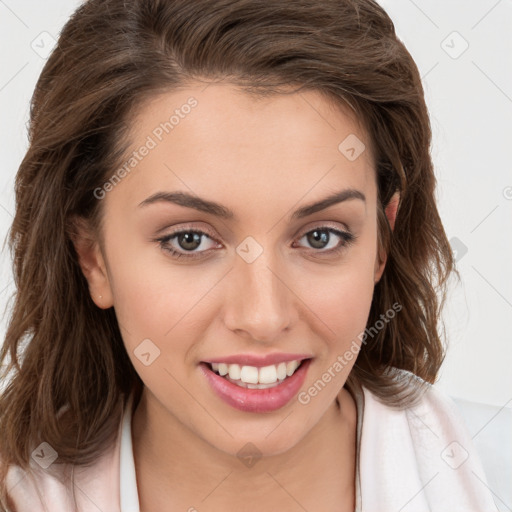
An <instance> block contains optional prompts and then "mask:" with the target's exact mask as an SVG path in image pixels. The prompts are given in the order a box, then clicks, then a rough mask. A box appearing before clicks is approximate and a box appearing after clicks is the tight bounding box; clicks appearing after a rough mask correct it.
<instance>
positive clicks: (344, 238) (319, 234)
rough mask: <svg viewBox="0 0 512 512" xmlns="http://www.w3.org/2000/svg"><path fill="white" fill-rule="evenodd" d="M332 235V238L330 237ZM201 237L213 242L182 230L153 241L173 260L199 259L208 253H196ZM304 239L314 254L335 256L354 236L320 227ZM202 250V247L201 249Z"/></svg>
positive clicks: (202, 233)
mask: <svg viewBox="0 0 512 512" xmlns="http://www.w3.org/2000/svg"><path fill="white" fill-rule="evenodd" d="M332 235H334V238H333V237H332ZM203 237H206V238H207V239H209V240H211V241H213V240H214V239H213V237H211V236H210V235H209V233H206V232H204V231H201V230H192V229H187V230H182V231H176V232H175V233H171V234H170V235H166V236H163V237H161V238H158V239H156V240H155V241H157V242H160V247H161V248H162V249H164V250H165V251H167V252H169V253H170V254H171V255H172V256H173V257H174V258H182V257H185V258H200V257H201V253H204V252H208V249H205V250H201V251H198V250H197V249H199V248H200V247H201V246H202V245H203V240H202V239H203ZM303 238H305V239H306V241H307V243H309V244H310V246H311V247H312V248H313V249H318V250H317V251H314V252H320V253H322V254H323V253H326V254H335V253H338V252H340V251H341V250H343V249H344V248H346V247H347V246H349V245H350V244H351V243H352V242H353V241H354V240H355V238H356V237H355V235H352V234H351V233H349V232H346V231H340V230H338V229H334V228H332V227H327V226H321V227H317V228H315V229H312V230H310V231H307V232H306V233H304V234H303V235H301V236H300V237H299V239H298V240H302V239H303ZM336 238H338V239H340V241H338V243H337V244H336V243H335V244H334V246H332V247H329V244H330V243H331V242H332V241H334V242H335V241H336ZM171 241H174V242H177V244H178V247H176V246H174V247H173V245H172V244H171ZM203 249H204V247H203ZM187 252H188V253H189V254H187Z"/></svg>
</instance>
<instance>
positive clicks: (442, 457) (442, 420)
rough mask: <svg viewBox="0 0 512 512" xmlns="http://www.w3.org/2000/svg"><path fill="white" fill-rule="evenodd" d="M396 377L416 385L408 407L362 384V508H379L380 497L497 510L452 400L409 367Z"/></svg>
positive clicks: (467, 511) (414, 505)
mask: <svg viewBox="0 0 512 512" xmlns="http://www.w3.org/2000/svg"><path fill="white" fill-rule="evenodd" d="M397 378H408V379H409V382H410V385H411V386H415V387H416V392H417V393H416V399H415V401H414V402H413V403H412V404H411V405H409V406H406V407H402V408H396V407H391V406H389V405H386V404H384V403H382V402H381V401H379V399H378V398H377V397H376V396H375V395H374V394H373V393H371V392H370V391H369V390H368V389H366V388H363V401H364V408H363V418H362V427H361V442H360V478H361V484H362V487H363V496H364V495H366V497H365V499H366V503H365V502H364V501H363V505H365V504H366V507H367V508H365V509H364V510H368V511H370V510H373V508H372V506H374V507H376V508H375V510H379V508H378V507H379V505H378V500H379V499H383V500H384V503H389V506H396V507H397V509H400V510H402V511H403V512H405V511H415V512H416V511H423V510H432V511H436V512H437V511H444V510H446V511H450V512H457V511H461V512H462V511H464V512H484V511H495V510H497V509H496V506H495V505H494V502H493V499H492V495H491V493H490V491H489V489H488V485H487V480H486V477H485V474H484V471H483V468H482V465H481V462H480V459H479V456H478V453H477V451H476V449H475V447H474V445H473V441H472V439H471V436H470V435H469V432H468V430H467V428H466V425H465V424H464V421H463V419H462V416H461V415H460V413H459V411H458V409H457V406H456V405H455V403H454V402H453V401H452V400H451V399H450V398H449V397H448V396H447V395H445V394H444V393H443V392H441V391H440V390H439V389H437V388H436V387H435V386H433V385H431V384H428V383H426V382H424V381H422V380H421V379H419V378H418V377H415V376H412V374H410V373H409V372H402V371H400V372H398V373H397ZM379 497H380V498H379ZM375 499H377V501H375ZM386 500H387V501H386Z"/></svg>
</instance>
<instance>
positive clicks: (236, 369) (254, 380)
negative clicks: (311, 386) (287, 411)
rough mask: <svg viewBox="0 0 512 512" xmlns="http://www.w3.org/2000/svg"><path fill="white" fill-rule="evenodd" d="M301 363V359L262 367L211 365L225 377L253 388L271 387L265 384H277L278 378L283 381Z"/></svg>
mask: <svg viewBox="0 0 512 512" xmlns="http://www.w3.org/2000/svg"><path fill="white" fill-rule="evenodd" d="M300 363H301V361H297V360H295V361H288V362H287V363H284V362H283V363H279V364H277V365H275V364H273V365H270V366H263V367H261V368H258V367H256V366H240V365H238V364H227V363H212V364H211V366H212V369H213V371H214V372H218V373H219V375H221V376H223V377H226V378H228V377H229V380H233V381H241V382H242V383H245V384H247V387H248V388H251V389H264V387H269V386H264V385H266V384H275V383H276V382H277V381H278V380H279V381H283V380H284V379H286V377H291V376H292V375H293V374H294V372H295V370H296V369H297V368H298V367H299V366H300ZM260 385H262V387H260ZM244 387H245V386H244Z"/></svg>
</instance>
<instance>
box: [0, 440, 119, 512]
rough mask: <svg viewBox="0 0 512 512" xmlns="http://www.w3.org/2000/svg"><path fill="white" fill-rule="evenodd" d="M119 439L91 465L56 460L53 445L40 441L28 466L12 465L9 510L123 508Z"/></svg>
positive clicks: (40, 511)
mask: <svg viewBox="0 0 512 512" xmlns="http://www.w3.org/2000/svg"><path fill="white" fill-rule="evenodd" d="M119 442H120V439H119V436H118V439H117V441H116V443H115V444H114V445H112V446H111V447H110V448H109V449H108V450H106V451H105V452H104V453H103V454H102V455H101V456H100V457H99V458H97V459H96V460H95V461H94V462H93V463H92V464H90V465H88V466H83V465H80V466H79V465H76V466H75V465H71V464H62V463H58V459H57V460H55V461H54V462H52V458H53V457H54V456H53V455H52V456H50V457H48V453H46V452H48V451H49V450H51V447H50V446H49V445H47V444H46V445H45V444H42V445H39V446H38V447H37V448H36V449H35V450H34V452H32V456H31V460H30V462H29V466H28V467H27V468H26V469H23V468H21V467H19V466H17V465H11V466H9V467H8V470H7V475H6V480H5V482H6V489H7V497H8V500H9V501H8V503H9V504H10V506H11V507H13V508H12V510H8V512H48V511H55V512H58V511H64V510H66V511H71V510H77V511H79V512H93V511H94V512H97V510H98V508H97V507H98V506H100V508H101V510H102V511H104V512H119ZM39 455H40V459H37V456H39ZM55 455H57V456H58V454H55ZM49 462H50V464H48V463H49ZM75 502H76V505H75Z"/></svg>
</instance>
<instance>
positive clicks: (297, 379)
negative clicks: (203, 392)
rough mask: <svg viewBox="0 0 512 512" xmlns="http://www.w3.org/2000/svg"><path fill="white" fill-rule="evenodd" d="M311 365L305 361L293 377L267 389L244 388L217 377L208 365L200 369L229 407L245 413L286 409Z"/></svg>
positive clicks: (203, 364)
mask: <svg viewBox="0 0 512 512" xmlns="http://www.w3.org/2000/svg"><path fill="white" fill-rule="evenodd" d="M297 359H298V358H297ZM310 363H311V359H308V360H307V361H304V362H303V363H302V364H301V366H300V367H299V368H298V369H297V370H296V371H295V372H294V374H293V375H292V376H291V377H288V378H286V379H285V380H284V381H283V382H282V383H281V384H278V385H277V386H275V387H273V388H267V389H249V388H242V387H240V386H237V385H236V384H233V383H232V382H229V381H228V380H226V379H225V378H224V377H221V376H220V375H217V374H216V373H215V372H213V371H212V370H211V368H210V367H209V365H208V364H207V363H201V364H200V365H199V367H200V368H201V371H202V372H203V375H204V376H205V377H206V379H207V380H208V383H209V384H210V387H211V388H212V390H213V391H214V392H215V393H216V394H217V395H218V396H219V397H220V399H221V400H223V401H224V402H225V403H227V404H228V405H231V406H232V407H234V408H235V409H239V410H241V411H245V412H270V411H275V410H276V409H280V408H281V407H284V406H285V405H286V404H287V403H288V402H289V401H290V400H291V399H292V398H293V397H294V396H295V395H296V394H297V393H298V391H299V389H300V388H301V386H302V385H303V384H304V380H305V379H306V373H307V371H308V368H309V365H310Z"/></svg>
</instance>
